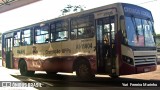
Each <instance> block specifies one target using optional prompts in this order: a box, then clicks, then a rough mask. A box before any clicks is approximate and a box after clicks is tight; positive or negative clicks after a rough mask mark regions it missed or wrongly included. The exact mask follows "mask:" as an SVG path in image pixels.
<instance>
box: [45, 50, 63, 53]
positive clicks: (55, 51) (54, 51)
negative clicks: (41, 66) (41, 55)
mask: <svg viewBox="0 0 160 90" xmlns="http://www.w3.org/2000/svg"><path fill="white" fill-rule="evenodd" d="M59 53H61V50H60V49H55V50H51V51H49V50H46V54H59Z"/></svg>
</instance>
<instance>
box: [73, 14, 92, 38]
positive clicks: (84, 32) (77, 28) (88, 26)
mask: <svg viewBox="0 0 160 90" xmlns="http://www.w3.org/2000/svg"><path fill="white" fill-rule="evenodd" d="M93 20H94V18H93V17H92V15H85V16H83V17H78V18H74V19H72V20H71V33H70V34H71V39H76V38H79V39H82V38H91V37H93V36H94V26H93V25H94V21H93Z"/></svg>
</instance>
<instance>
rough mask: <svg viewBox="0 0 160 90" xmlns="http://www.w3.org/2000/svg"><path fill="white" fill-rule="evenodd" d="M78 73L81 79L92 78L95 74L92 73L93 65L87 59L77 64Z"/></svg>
mask: <svg viewBox="0 0 160 90" xmlns="http://www.w3.org/2000/svg"><path fill="white" fill-rule="evenodd" d="M76 75H77V76H78V78H79V79H81V80H86V79H92V78H94V77H95V75H94V74H93V73H92V70H91V67H90V65H89V63H87V61H84V60H82V61H79V62H78V63H77V64H76Z"/></svg>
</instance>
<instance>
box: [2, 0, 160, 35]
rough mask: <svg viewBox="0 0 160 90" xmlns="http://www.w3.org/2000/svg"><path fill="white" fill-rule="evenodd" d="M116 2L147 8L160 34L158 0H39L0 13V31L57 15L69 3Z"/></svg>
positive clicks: (100, 4)
mask: <svg viewBox="0 0 160 90" xmlns="http://www.w3.org/2000/svg"><path fill="white" fill-rule="evenodd" d="M116 2H124V3H131V4H135V5H139V6H142V7H144V8H147V9H149V10H150V11H151V12H152V15H153V18H154V26H155V31H156V33H157V34H160V30H159V28H160V25H159V24H160V10H159V5H160V0H56V1H55V0H41V1H39V2H35V3H33V4H29V5H26V6H23V7H20V8H16V9H14V10H10V11H7V12H4V13H0V32H2V33H3V32H5V31H8V30H12V29H16V28H20V27H23V26H27V25H31V24H34V23H38V22H41V21H46V20H49V19H54V18H56V17H59V16H60V15H61V10H62V9H63V8H64V7H66V6H67V5H69V4H70V5H82V6H85V7H86V8H85V10H88V9H91V8H96V7H100V6H104V5H108V4H111V3H116Z"/></svg>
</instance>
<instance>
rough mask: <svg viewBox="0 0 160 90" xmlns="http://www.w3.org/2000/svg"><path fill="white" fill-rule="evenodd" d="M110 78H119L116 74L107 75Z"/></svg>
mask: <svg viewBox="0 0 160 90" xmlns="http://www.w3.org/2000/svg"><path fill="white" fill-rule="evenodd" d="M109 76H110V77H111V78H119V76H118V75H109Z"/></svg>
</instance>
